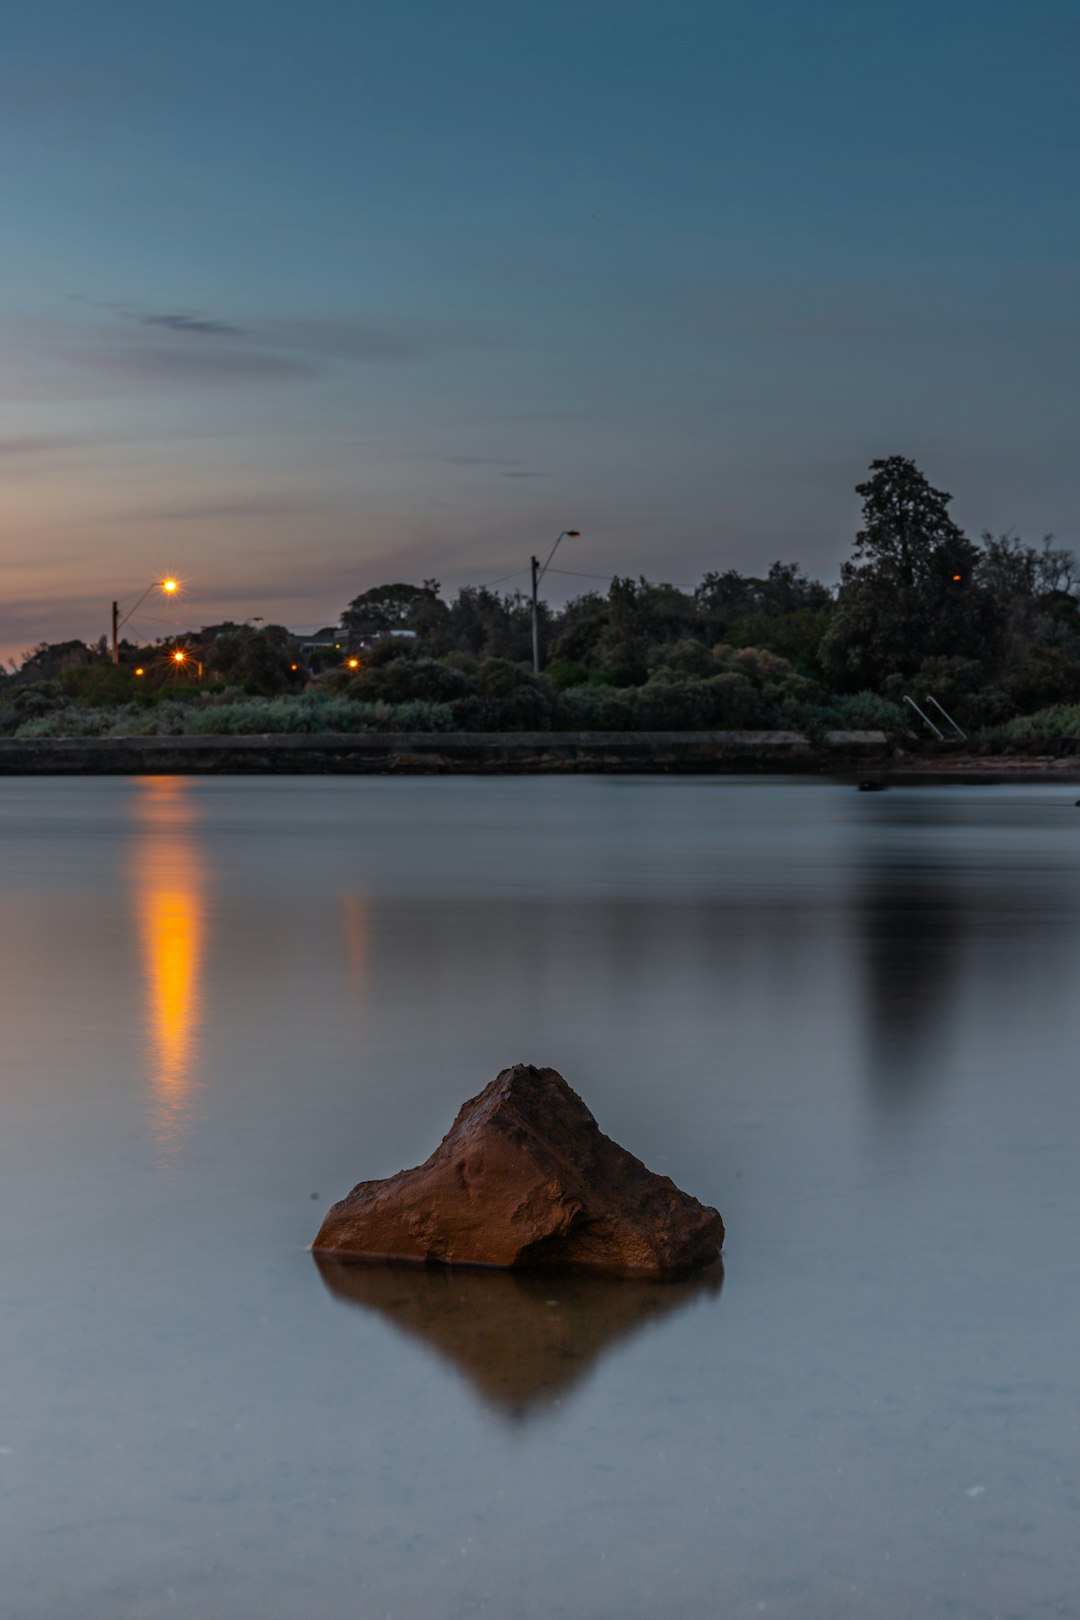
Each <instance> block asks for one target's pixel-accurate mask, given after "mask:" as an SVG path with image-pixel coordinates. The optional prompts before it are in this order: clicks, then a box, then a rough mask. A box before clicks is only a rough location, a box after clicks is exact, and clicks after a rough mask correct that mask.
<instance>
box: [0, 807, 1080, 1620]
mask: <svg viewBox="0 0 1080 1620" xmlns="http://www.w3.org/2000/svg"><path fill="white" fill-rule="evenodd" d="M1074 798H1075V789H1074V788H1073V789H1070V788H1069V787H1068V786H1067V785H1063V784H1060V783H1049V784H1047V785H1045V786H1039V787H1020V786H1007V787H998V788H972V787H962V786H959V787H949V788H937V789H920V788H905V789H899V790H895V791H891V792H889V793H887V794H881V795H875V796H870V795H860V794H857V793H855V792H854V791H853V790H852V789H851V788H849V787H844V786H838V785H830V784H825V783H817V782H813V783H808V782H804V781H799V782H782V781H765V782H760V781H717V780H708V781H706V780H654V779H637V780H634V779H618V778H606V779H578V780H571V781H562V780H557V779H539V780H530V779H515V780H497V779H492V780H482V779H460V780H450V781H445V780H438V779H426V780H425V779H411V780H410V779H402V780H362V779H358V780H340V781H333V780H331V781H321V780H314V779H312V780H303V779H295V780H290V779H283V780H278V779H274V780H265V781H264V780H250V779H249V780H227V779H226V780H204V781H200V780H190V779H149V780H141V781H130V782H125V781H109V780H86V781H77V782H76V781H62V780H56V781H49V780H40V781H34V780H7V781H3V782H0V904H2V923H3V927H2V934H0V958H2V971H0V1012H2V1026H0V1027H2V1032H3V1062H2V1067H0V1084H2V1087H3V1130H2V1132H0V1245H2V1257H0V1322H2V1325H3V1338H4V1347H5V1349H4V1361H3V1367H4V1378H3V1383H2V1386H0V1494H2V1515H0V1524H2V1531H0V1534H2V1536H3V1538H4V1541H5V1551H4V1558H3V1565H2V1572H0V1613H2V1614H3V1616H4V1617H5V1620H157V1617H159V1616H161V1617H166V1616H167V1617H169V1620H204V1617H205V1620H296V1617H299V1616H304V1617H305V1620H342V1617H344V1616H349V1617H350V1620H388V1617H390V1620H460V1617H467V1616H473V1615H487V1616H493V1617H498V1620H553V1617H566V1620H654V1617H656V1616H660V1615H664V1616H668V1617H671V1620H709V1617H713V1616H716V1617H724V1620H729V1617H735V1620H739V1617H742V1616H757V1615H760V1614H766V1615H773V1616H784V1617H788V1620H818V1617H821V1620H847V1617H852V1620H855V1617H859V1620H865V1617H868V1616H872V1617H875V1620H893V1617H908V1616H923V1615H926V1616H961V1617H974V1616H979V1617H984V1616H986V1617H989V1616H1002V1617H1011V1616H1022V1617H1024V1620H1032V1617H1040V1616H1044V1615H1045V1616H1052V1615H1077V1614H1078V1613H1080V1601H1078V1597H1077V1594H1078V1593H1080V1555H1078V1551H1077V1549H1078V1546H1080V1445H1078V1414H1080V1400H1078V1396H1080V1387H1078V1386H1080V1332H1078V1330H1080V1289H1078V1286H1077V1285H1078V1281H1080V1218H1078V1210H1080V1201H1078V1197H1077V1190H1076V1167H1077V1162H1078V1157H1080V1107H1078V1100H1077V1052H1078V1048H1080V997H1078V994H1077V984H1078V981H1080V811H1077V810H1076V809H1074V808H1073V802H1074ZM518 1060H523V1061H528V1062H534V1063H546V1064H551V1065H553V1066H555V1067H556V1068H558V1069H560V1070H561V1071H562V1072H563V1073H564V1074H565V1075H566V1077H567V1078H568V1079H569V1080H570V1082H571V1084H573V1085H574V1086H575V1087H576V1088H577V1089H578V1090H579V1091H581V1092H582V1094H583V1095H584V1097H585V1099H586V1101H587V1102H588V1103H589V1104H590V1106H591V1107H592V1109H593V1111H594V1113H596V1114H597V1116H598V1118H599V1120H600V1124H601V1126H602V1128H603V1129H605V1130H606V1131H608V1132H609V1134H611V1135H613V1136H615V1137H616V1138H617V1139H618V1140H619V1141H621V1142H622V1143H623V1144H624V1145H625V1146H627V1147H629V1148H630V1149H631V1150H632V1151H634V1152H636V1153H638V1154H639V1155H641V1156H642V1157H643V1158H645V1159H646V1161H647V1162H648V1163H649V1164H650V1165H651V1166H653V1167H654V1168H656V1169H659V1170H663V1171H666V1172H668V1173H669V1174H671V1175H672V1176H674V1177H675V1179H676V1180H677V1181H678V1182H679V1183H680V1184H681V1185H683V1186H684V1187H686V1188H687V1189H688V1190H690V1191H692V1192H694V1193H696V1194H697V1195H698V1196H700V1197H702V1198H703V1199H705V1200H706V1201H708V1202H713V1203H715V1204H717V1205H718V1206H719V1208H720V1210H721V1211H722V1213H723V1215H724V1218H725V1221H726V1222H727V1225H728V1245H727V1249H726V1251H725V1261H726V1274H725V1276H724V1279H723V1285H722V1287H720V1286H719V1285H718V1283H717V1282H716V1281H715V1280H707V1281H705V1282H703V1283H701V1284H699V1285H696V1286H695V1285H680V1286H678V1287H673V1288H670V1289H663V1288H656V1287H648V1286H645V1285H640V1284H632V1283H627V1284H618V1283H608V1284H603V1283H597V1284H594V1285H591V1286H589V1285H586V1284H584V1283H582V1282H581V1281H576V1282H573V1283H568V1282H558V1281H555V1280H550V1279H549V1280H548V1281H546V1282H545V1281H542V1282H539V1283H537V1282H534V1281H532V1280H530V1279H517V1278H512V1277H504V1276H495V1277H489V1276H486V1275H482V1274H481V1275H475V1274H460V1275H448V1274H445V1273H443V1274H431V1275H429V1274H424V1273H420V1274H416V1273H412V1272H405V1273H400V1272H397V1271H394V1272H382V1273H367V1272H361V1273H357V1272H356V1271H355V1269H354V1268H344V1269H343V1268H341V1267H339V1266H333V1265H329V1266H324V1267H323V1268H322V1269H321V1270H320V1268H319V1267H318V1266H317V1265H316V1263H315V1261H314V1260H313V1258H312V1256H311V1255H310V1254H309V1253H308V1252H307V1249H306V1245H307V1244H308V1243H309V1242H310V1241H311V1238H312V1237H313V1235H314V1232H315V1230H316V1227H317V1225H318V1221H319V1218H320V1217H321V1215H322V1212H323V1210H324V1209H325V1207H326V1206H327V1205H328V1204H329V1203H330V1202H331V1201H332V1200H333V1199H335V1198H337V1197H340V1196H341V1195H342V1194H343V1193H344V1192H346V1191H347V1190H348V1188H349V1187H351V1186H352V1184H353V1183H354V1182H355V1181H357V1180H359V1179H361V1178H367V1177H372V1176H379V1175H386V1174H390V1173H391V1172H393V1171H394V1170H397V1169H399V1168H400V1167H401V1166H402V1165H407V1164H413V1163H416V1162H418V1161H419V1160H420V1159H422V1158H424V1157H426V1155H427V1154H428V1152H429V1151H430V1150H431V1149H432V1147H433V1146H434V1145H435V1143H436V1142H437V1141H438V1139H439V1137H440V1136H441V1135H442V1133H443V1132H444V1131H445V1129H446V1128H447V1127H448V1125H449V1123H450V1120H451V1118H452V1117H453V1115H454V1112H455V1110H456V1109H457V1107H458V1105H459V1104H460V1102H461V1101H462V1100H463V1099H464V1098H465V1097H467V1096H470V1095H472V1094H473V1093H475V1092H476V1091H478V1090H479V1089H480V1088H481V1086H483V1085H484V1084H485V1083H486V1082H487V1081H488V1080H489V1079H491V1077H492V1076H493V1075H494V1074H495V1073H496V1071H497V1070H498V1069H500V1068H502V1067H504V1066H505V1065H506V1064H508V1063H512V1062H514V1061H518Z"/></svg>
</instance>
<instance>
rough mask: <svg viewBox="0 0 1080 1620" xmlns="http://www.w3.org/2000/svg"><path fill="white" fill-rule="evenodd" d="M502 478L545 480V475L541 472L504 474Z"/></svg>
mask: <svg viewBox="0 0 1080 1620" xmlns="http://www.w3.org/2000/svg"><path fill="white" fill-rule="evenodd" d="M502 476H503V477H504V478H546V477H547V473H542V472H504V473H503V475H502Z"/></svg>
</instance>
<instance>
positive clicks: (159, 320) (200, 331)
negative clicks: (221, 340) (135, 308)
mask: <svg viewBox="0 0 1080 1620" xmlns="http://www.w3.org/2000/svg"><path fill="white" fill-rule="evenodd" d="M138 320H139V322H140V324H141V325H143V326H163V327H164V328H165V330H166V331H167V332H179V333H181V334H186V335H188V336H191V337H239V336H240V335H241V332H242V328H241V327H239V326H232V325H230V323H229V322H228V321H214V320H209V319H207V318H206V317H205V316H203V315H183V314H180V313H177V312H168V311H167V312H165V313H164V314H161V315H140V316H139V317H138Z"/></svg>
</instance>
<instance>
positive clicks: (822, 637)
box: [0, 456, 1080, 736]
mask: <svg viewBox="0 0 1080 1620" xmlns="http://www.w3.org/2000/svg"><path fill="white" fill-rule="evenodd" d="M857 488H858V493H859V494H860V495H861V496H862V498H863V522H862V527H861V528H860V530H859V532H858V533H857V535H856V536H855V542H854V548H853V552H852V555H851V557H850V559H849V560H848V561H847V562H846V563H845V564H844V565H843V569H842V574H841V582H840V585H839V588H838V589H837V590H832V589H830V588H829V587H827V586H825V585H823V584H821V583H820V582H818V581H816V580H813V579H810V578H808V577H807V576H806V575H805V574H804V573H803V571H802V570H801V569H800V568H799V567H798V565H796V564H794V563H782V562H777V563H774V564H773V565H772V566H771V567H770V568H769V569H768V570H767V572H766V573H764V574H763V575H761V576H752V575H745V574H741V573H739V572H737V571H735V570H726V571H713V572H709V573H707V574H706V575H705V576H704V578H703V579H702V581H701V583H700V584H699V585H698V587H697V588H696V589H695V590H693V591H684V590H681V589H678V588H676V587H675V586H673V585H666V584H662V583H659V584H658V583H651V582H649V581H647V580H645V579H637V580H634V579H630V578H620V577H616V578H614V579H613V580H612V581H611V584H610V586H609V588H608V589H607V591H606V592H600V591H589V592H586V593H585V594H583V595H580V596H578V597H576V598H575V599H574V600H573V601H571V602H569V603H567V605H566V606H565V607H564V608H562V609H561V610H556V609H552V608H550V607H548V606H547V605H546V604H543V603H541V605H540V644H541V651H542V664H543V674H542V675H540V676H535V675H534V674H533V673H532V667H531V666H532V614H531V603H530V601H529V599H528V598H527V597H526V596H525V595H523V594H522V593H521V592H499V591H497V590H493V589H491V588H488V587H484V586H467V587H465V588H464V589H462V590H460V591H459V592H458V593H457V595H456V596H455V597H453V598H452V599H450V600H446V599H444V597H443V595H442V592H441V590H440V587H439V585H438V582H437V581H434V580H426V581H424V582H423V583H421V584H419V585H415V584H407V583H400V582H399V583H393V584H387V585H382V586H378V587H375V588H373V589H371V590H367V591H364V592H363V593H361V594H360V595H358V596H357V597H355V598H354V599H353V601H352V602H350V603H349V605H348V606H347V607H346V608H345V610H344V612H343V613H342V616H341V621H340V625H339V626H333V627H329V628H328V629H327V630H326V631H325V632H323V633H322V634H321V637H318V638H315V643H316V644H315V645H312V643H311V641H308V642H302V641H301V640H300V639H299V638H298V637H296V636H295V635H293V634H292V633H290V632H289V631H288V630H286V629H285V628H284V627H282V626H266V627H263V628H262V629H254V628H252V627H250V626H244V625H236V624H224V625H214V626H210V627H206V628H204V629H202V630H200V631H198V632H192V633H191V634H189V635H185V636H183V637H178V638H171V639H169V640H166V641H163V642H160V643H159V644H158V645H157V646H156V647H155V648H153V649H147V648H137V647H122V648H121V654H122V657H121V663H120V665H119V666H116V665H114V664H113V663H112V662H111V660H110V658H109V656H108V653H107V650H106V648H105V647H104V645H103V644H99V645H98V646H96V647H92V646H87V645H85V644H84V643H81V642H68V643H61V644H59V645H56V644H43V645H42V646H40V647H38V648H35V649H34V650H33V651H32V652H31V653H29V654H28V655H27V657H26V658H25V659H24V661H23V662H22V664H21V666H20V668H19V669H18V670H17V671H16V672H14V673H12V674H11V675H9V676H8V677H6V679H5V680H4V682H3V685H2V687H0V730H2V731H3V732H5V733H7V734H9V735H10V734H12V733H15V734H19V735H28V736H32V735H64V734H69V735H104V734H114V735H133V734H138V733H139V732H153V731H159V732H160V731H204V732H209V731H215V730H216V731H221V732H234V731H236V732H239V731H275V730H282V731H318V730H344V731H360V730H368V729H385V730H397V729H406V730H409V729H411V730H433V731H439V730H469V731H484V730H548V729H563V730H637V729H643V730H685V729H699V728H700V729H706V728H741V727H762V728H775V727H784V728H787V727H791V728H795V729H799V730H803V731H809V732H810V733H812V734H813V733H816V732H820V731H821V730H823V729H826V728H829V727H860V728H861V727H880V728H883V729H886V730H891V731H898V730H904V729H908V728H909V726H910V725H911V724H912V723H914V716H913V714H912V711H911V710H910V709H908V708H905V707H904V705H903V699H904V696H905V694H910V695H912V696H913V697H915V698H916V700H917V701H918V702H920V703H921V702H923V700H924V698H925V697H926V695H927V694H930V693H932V694H933V696H934V697H935V698H936V699H937V700H938V701H939V702H940V703H942V704H943V705H944V706H945V707H946V708H947V709H948V710H949V712H950V713H951V714H953V715H954V716H955V717H956V719H957V721H958V722H959V724H960V725H961V726H962V727H964V728H965V730H967V731H969V732H978V731H985V730H993V729H995V728H996V729H1004V731H1005V732H1006V733H1007V732H1009V731H1010V730H1011V731H1016V732H1020V733H1024V734H1030V733H1031V732H1032V730H1033V728H1034V731H1035V732H1036V733H1037V732H1038V729H1039V726H1040V724H1043V723H1045V726H1046V727H1047V729H1054V730H1056V731H1061V730H1063V729H1064V730H1068V731H1070V732H1072V731H1074V730H1076V729H1080V710H1078V712H1077V713H1076V714H1075V715H1074V714H1073V713H1072V706H1074V705H1080V568H1078V565H1077V560H1076V558H1075V557H1074V556H1073V554H1072V553H1071V552H1069V551H1067V550H1064V549H1062V548H1060V547H1057V546H1055V545H1054V544H1053V541H1052V539H1050V538H1047V539H1046V540H1044V541H1043V542H1042V544H1041V545H1039V546H1032V545H1029V544H1027V543H1025V542H1024V541H1022V540H1020V539H1019V538H1017V537H1016V536H1015V535H1011V534H1005V535H996V536H995V535H992V534H989V533H984V534H983V535H982V537H981V538H980V539H979V540H972V539H970V538H969V537H968V536H966V535H965V534H963V532H962V531H961V530H960V529H959V528H958V526H957V525H956V524H955V523H954V522H953V520H952V518H951V517H950V515H949V510H948V508H949V502H950V499H951V497H950V496H949V495H947V494H946V493H945V492H943V491H941V490H936V489H934V488H932V487H931V486H930V484H929V483H928V482H927V480H926V479H925V478H924V477H923V475H922V474H921V473H920V472H919V470H918V468H917V467H916V466H915V464H914V463H913V462H912V461H909V460H907V459H906V458H903V457H899V456H894V457H891V458H889V459H888V460H883V461H876V462H874V463H873V464H872V466H871V469H870V477H869V478H868V480H867V481H866V482H865V483H863V484H860V485H859V486H857ZM178 653H179V654H181V655H182V656H181V657H180V658H178V657H177V654H178ZM1047 710H1049V711H1051V712H1050V713H1049V714H1048V715H1047V716H1046V718H1045V722H1042V721H1040V718H1039V716H1040V711H1047Z"/></svg>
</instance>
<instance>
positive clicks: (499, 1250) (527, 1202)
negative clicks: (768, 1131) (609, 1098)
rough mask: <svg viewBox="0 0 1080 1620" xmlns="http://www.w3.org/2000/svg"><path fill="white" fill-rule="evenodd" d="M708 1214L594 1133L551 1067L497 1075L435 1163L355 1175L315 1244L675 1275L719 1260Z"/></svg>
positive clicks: (375, 1255)
mask: <svg viewBox="0 0 1080 1620" xmlns="http://www.w3.org/2000/svg"><path fill="white" fill-rule="evenodd" d="M723 1241H724V1224H723V1222H722V1221H721V1219H720V1216H719V1214H718V1213H717V1211H716V1210H715V1209H711V1208H709V1207H708V1206H706V1205H704V1204H699V1203H698V1201H697V1199H696V1198H691V1197H690V1195H689V1194H688V1193H684V1192H680V1190H679V1188H678V1187H676V1185H675V1183H674V1182H673V1181H672V1180H671V1179H670V1178H669V1177H668V1176H657V1175H654V1174H653V1172H652V1171H651V1170H647V1169H646V1168H645V1166H644V1165H643V1164H642V1163H641V1161H640V1159H635V1158H634V1157H633V1155H632V1154H630V1153H627V1152H626V1150H625V1148H621V1147H619V1145H618V1143H617V1142H613V1141H612V1140H611V1139H610V1137H607V1136H605V1135H604V1134H603V1132H602V1131H601V1130H600V1129H599V1127H598V1125H597V1123H596V1121H595V1119H594V1118H593V1116H592V1114H591V1113H590V1112H589V1110H588V1109H587V1108H586V1106H585V1104H584V1103H583V1102H582V1100H581V1098H580V1097H579V1096H578V1095H577V1093H576V1092H575V1091H573V1090H571V1088H570V1087H569V1086H568V1085H567V1083H566V1081H565V1080H564V1079H563V1077H562V1075H560V1074H557V1073H556V1071H555V1070H554V1069H537V1068H534V1067H533V1066H532V1064H525V1063H518V1064H515V1065H514V1066H513V1068H510V1069H504V1070H503V1071H502V1073H501V1074H499V1075H498V1076H497V1077H496V1078H495V1079H494V1080H493V1081H492V1082H491V1084H490V1085H489V1086H486V1087H485V1089H484V1090H483V1091H482V1092H480V1094H479V1096H477V1097H473V1098H471V1099H470V1100H469V1101H468V1102H467V1103H465V1104H464V1106H463V1107H462V1108H461V1110H460V1112H459V1113H458V1116H457V1118H456V1119H455V1121H454V1123H453V1125H452V1126H451V1128H450V1130H449V1131H448V1132H447V1134H446V1136H444V1137H443V1139H442V1142H441V1143H440V1144H439V1146H438V1147H437V1148H436V1150H435V1152H434V1153H433V1154H432V1155H431V1157H430V1158H429V1159H428V1160H427V1161H426V1162H425V1163H424V1164H422V1165H419V1166H418V1167H417V1168H416V1169H415V1170H400V1171H399V1172H398V1174H397V1175H396V1176H390V1177H389V1179H388V1180H386V1181H362V1182H361V1183H360V1184H359V1186H357V1187H354V1188H353V1190H352V1192H351V1193H349V1194H348V1196H347V1197H346V1198H343V1199H342V1200H341V1202H340V1203H338V1204H335V1205H334V1206H333V1207H332V1208H331V1209H330V1210H329V1212H328V1213H327V1215H326V1218H325V1220H324V1221H323V1223H322V1226H321V1227H320V1229H319V1234H318V1236H317V1237H316V1239H315V1242H314V1244H313V1245H312V1247H313V1248H314V1249H315V1250H316V1251H317V1252H324V1253H325V1252H332V1253H339V1254H354V1255H363V1256H365V1257H367V1258H370V1259H383V1260H413V1261H426V1262H431V1261H435V1262H443V1263H446V1264H449V1265H473V1266H503V1267H509V1266H521V1267H531V1266H537V1267H545V1268H551V1267H565V1268H567V1269H571V1270H582V1271H596V1272H607V1273H610V1274H613V1275H624V1276H625V1275H646V1276H659V1277H674V1276H680V1275H682V1274H684V1273H686V1272H687V1271H690V1270H692V1269H694V1268H695V1267H697V1266H703V1265H708V1264H709V1262H710V1261H713V1260H715V1259H716V1257H717V1255H718V1253H719V1251H720V1248H721V1246H722V1244H723Z"/></svg>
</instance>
